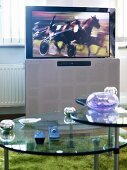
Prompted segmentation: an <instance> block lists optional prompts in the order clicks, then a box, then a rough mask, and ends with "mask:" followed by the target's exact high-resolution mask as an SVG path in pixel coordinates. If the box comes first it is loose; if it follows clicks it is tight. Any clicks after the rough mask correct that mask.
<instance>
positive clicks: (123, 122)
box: [71, 106, 127, 127]
mask: <svg viewBox="0 0 127 170" xmlns="http://www.w3.org/2000/svg"><path fill="white" fill-rule="evenodd" d="M71 118H72V119H73V120H74V121H76V122H79V123H85V124H91V125H97V126H98V125H101V126H112V127H126V126H127V111H126V110H124V109H119V108H117V109H115V110H111V111H107V112H106V111H104V112H98V111H96V110H92V109H89V108H88V107H87V106H84V107H83V108H82V109H80V110H77V111H76V112H74V113H72V114H71Z"/></svg>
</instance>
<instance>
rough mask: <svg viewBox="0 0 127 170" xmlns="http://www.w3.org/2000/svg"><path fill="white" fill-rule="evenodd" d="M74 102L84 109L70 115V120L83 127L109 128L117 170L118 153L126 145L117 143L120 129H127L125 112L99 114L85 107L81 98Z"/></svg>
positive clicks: (118, 110) (126, 113)
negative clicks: (83, 125)
mask: <svg viewBox="0 0 127 170" xmlns="http://www.w3.org/2000/svg"><path fill="white" fill-rule="evenodd" d="M76 100H77V101H76V102H77V103H79V104H80V105H82V106H83V105H84V107H82V108H81V109H79V110H78V111H76V112H74V113H72V114H71V118H72V119H73V120H74V121H75V122H78V123H81V124H85V125H93V126H101V127H109V133H108V136H109V141H110V144H111V146H113V147H114V170H118V169H119V151H120V148H121V147H124V146H126V143H125V144H124V145H121V144H120V143H119V135H120V128H121V127H127V111H126V110H124V109H123V110H122V108H121V110H120V109H119V108H118V109H116V110H115V111H108V112H102V113H99V112H97V111H95V110H91V109H89V108H88V107H87V106H85V101H83V100H82V98H81V100H80V98H78V99H76ZM112 130H113V131H114V132H113V131H112ZM112 137H113V138H114V139H113V140H114V143H112ZM112 144H113V145H112Z"/></svg>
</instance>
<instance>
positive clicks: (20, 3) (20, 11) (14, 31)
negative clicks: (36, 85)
mask: <svg viewBox="0 0 127 170" xmlns="http://www.w3.org/2000/svg"><path fill="white" fill-rule="evenodd" d="M98 1H101V0H98ZM54 2H56V1H53V2H52V4H53V3H54ZM57 2H59V5H61V4H62V5H63V2H64V3H67V4H70V3H69V1H65V0H64V1H59V0H58V1H57ZM72 2H73V3H72V4H73V6H74V5H75V3H74V0H73V1H72ZM76 2H77V1H76ZM80 2H81V3H82V0H81V1H80V0H79V4H80ZM113 2H115V6H116V41H121V42H124V41H127V31H126V30H127V20H126V16H127V9H126V7H127V0H113ZM89 3H90V2H89ZM50 4H51V3H49V0H0V45H2V46H3V45H24V44H25V6H27V5H50ZM76 4H77V3H76ZM84 4H85V2H84ZM77 5H78V4H77Z"/></svg>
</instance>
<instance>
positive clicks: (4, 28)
mask: <svg viewBox="0 0 127 170" xmlns="http://www.w3.org/2000/svg"><path fill="white" fill-rule="evenodd" d="M45 2H46V0H0V45H24V44H25V6H27V5H46V3H45Z"/></svg>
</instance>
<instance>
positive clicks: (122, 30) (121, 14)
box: [115, 0, 127, 42]
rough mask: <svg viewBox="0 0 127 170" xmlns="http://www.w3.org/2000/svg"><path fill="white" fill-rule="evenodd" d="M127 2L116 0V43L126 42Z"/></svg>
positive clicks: (125, 0) (126, 0)
mask: <svg viewBox="0 0 127 170" xmlns="http://www.w3.org/2000/svg"><path fill="white" fill-rule="evenodd" d="M126 16H127V0H116V27H115V28H116V41H120V42H125V41H126V42H127V19H126Z"/></svg>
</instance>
